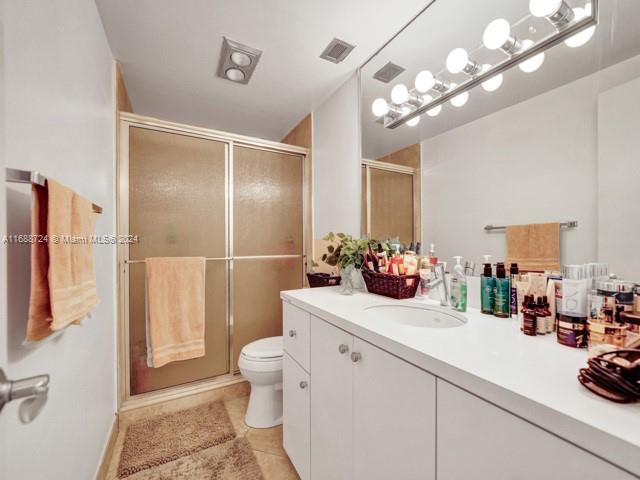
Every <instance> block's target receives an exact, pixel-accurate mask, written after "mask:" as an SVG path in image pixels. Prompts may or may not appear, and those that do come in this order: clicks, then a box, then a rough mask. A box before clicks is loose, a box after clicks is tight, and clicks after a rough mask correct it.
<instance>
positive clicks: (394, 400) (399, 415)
mask: <svg viewBox="0 0 640 480" xmlns="http://www.w3.org/2000/svg"><path fill="white" fill-rule="evenodd" d="M353 349H354V352H357V353H359V354H360V358H359V359H358V360H357V361H356V362H354V363H353V446H354V478H355V479H356V480H376V479H380V480H388V479H390V478H398V479H400V478H401V479H403V480H413V479H416V480H417V479H421V480H434V479H435V477H436V379H435V377H434V376H433V375H430V374H429V373H427V372H425V371H423V370H420V369H419V368H416V367H414V366H413V365H410V364H408V363H406V362H404V361H403V360H400V359H399V358H397V357H395V356H393V355H391V354H389V353H387V352H385V351H383V350H381V349H379V348H377V347H374V346H373V345H371V344H369V343H367V342H365V341H363V340H360V339H358V338H356V339H354V345H353ZM469 478H474V477H469Z"/></svg>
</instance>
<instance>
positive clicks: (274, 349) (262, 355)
mask: <svg viewBox="0 0 640 480" xmlns="http://www.w3.org/2000/svg"><path fill="white" fill-rule="evenodd" d="M242 355H243V356H244V357H246V358H251V359H254V360H271V359H278V358H282V337H269V338H261V339H260V340H256V341H255V342H251V343H249V344H247V345H245V346H244V348H243V349H242Z"/></svg>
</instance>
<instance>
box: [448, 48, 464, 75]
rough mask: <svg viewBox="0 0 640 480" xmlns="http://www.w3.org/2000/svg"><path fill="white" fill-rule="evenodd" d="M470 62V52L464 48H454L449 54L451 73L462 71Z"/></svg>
mask: <svg viewBox="0 0 640 480" xmlns="http://www.w3.org/2000/svg"><path fill="white" fill-rule="evenodd" d="M467 63H469V54H468V53H467V51H466V50H465V49H464V48H454V49H453V50H451V52H449V55H448V56H447V70H449V71H450V72H451V73H460V72H462V71H463V70H464V67H466V66H467Z"/></svg>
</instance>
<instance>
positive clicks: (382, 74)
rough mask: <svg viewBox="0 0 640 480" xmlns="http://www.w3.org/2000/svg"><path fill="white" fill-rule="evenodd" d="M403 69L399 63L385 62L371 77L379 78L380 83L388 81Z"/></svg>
mask: <svg viewBox="0 0 640 480" xmlns="http://www.w3.org/2000/svg"><path fill="white" fill-rule="evenodd" d="M404 70H405V69H404V68H402V67H401V66H400V65H396V64H395V63H391V62H387V64H386V65H385V66H384V67H382V68H381V69H380V70H378V71H377V72H376V73H374V74H373V78H375V79H376V80H380V81H381V82H382V83H389V82H390V81H391V80H393V79H394V78H396V77H397V76H398V75H400V74H401V73H402V72H404Z"/></svg>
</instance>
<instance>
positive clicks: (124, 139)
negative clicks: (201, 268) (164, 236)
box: [116, 112, 313, 411]
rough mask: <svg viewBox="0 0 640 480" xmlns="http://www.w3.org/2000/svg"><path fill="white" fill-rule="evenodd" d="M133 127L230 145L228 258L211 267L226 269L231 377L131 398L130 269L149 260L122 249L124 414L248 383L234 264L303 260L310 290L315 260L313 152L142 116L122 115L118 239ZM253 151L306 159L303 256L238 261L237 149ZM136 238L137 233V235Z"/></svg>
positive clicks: (125, 220) (125, 212) (123, 227)
mask: <svg viewBox="0 0 640 480" xmlns="http://www.w3.org/2000/svg"><path fill="white" fill-rule="evenodd" d="M131 127H138V128H144V129H147V130H155V131H159V132H166V133H172V134H177V135H185V136H190V137H196V138H202V139H206V140H213V141H217V142H221V143H224V144H225V179H224V182H225V243H226V245H225V256H224V257H215V258H207V261H208V262H214V261H224V262H225V264H226V282H227V295H226V318H227V342H228V347H227V348H228V354H229V357H228V366H229V372H228V373H225V374H222V375H218V376H215V377H211V378H207V379H202V380H197V381H194V382H189V383H185V384H181V385H176V386H172V387H167V388H163V389H159V390H154V391H150V392H145V393H141V394H138V395H131V384H130V382H131V372H130V367H131V359H130V352H129V265H131V264H136V263H142V262H144V260H130V259H129V246H128V245H123V244H118V248H117V257H118V258H117V263H118V275H117V278H118V330H119V332H118V339H119V340H118V407H119V410H120V411H123V410H129V409H133V408H138V407H141V406H145V405H150V404H154V403H159V402H162V401H166V400H169V399H174V398H179V397H182V396H186V395H191V394H195V393H199V392H203V391H207V390H211V389H213V388H218V387H222V386H226V385H232V384H234V383H238V382H241V381H243V380H244V379H243V378H242V376H240V375H239V373H238V370H237V365H236V360H235V357H237V355H236V354H235V353H234V351H233V338H234V337H233V333H234V332H233V327H234V320H233V300H234V299H233V265H234V260H250V259H255V260H260V259H276V258H282V259H287V258H300V260H301V262H302V277H303V278H302V284H303V285H305V281H306V272H307V271H308V262H307V259H309V258H313V257H312V249H313V232H312V222H311V219H312V195H311V182H310V175H308V174H309V173H310V172H311V165H310V155H309V149H307V148H302V147H297V146H294V145H288V144H283V143H278V142H271V141H268V140H262V139H259V138H252V137H247V136H243V135H236V134H233V133H227V132H221V131H217V130H211V129H207V128H202V127H194V126H190V125H184V124H179V123H174V122H166V121H163V120H159V119H155V118H151V117H145V116H141V115H136V114H132V113H125V112H121V113H120V119H119V134H120V135H119V146H118V158H117V162H116V179H117V180H116V207H117V212H116V227H117V234H118V235H128V234H129V233H130V232H129V129H130V128H131ZM236 146H238V147H245V148H253V149H257V150H265V151H271V152H276V153H281V154H288V155H293V156H298V157H302V158H301V161H302V179H301V180H302V210H303V215H302V223H303V224H302V254H301V255H297V254H296V255H255V256H236V257H234V256H233V193H234V192H233V178H234V177H233V150H234V147H236ZM132 234H135V232H132Z"/></svg>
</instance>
